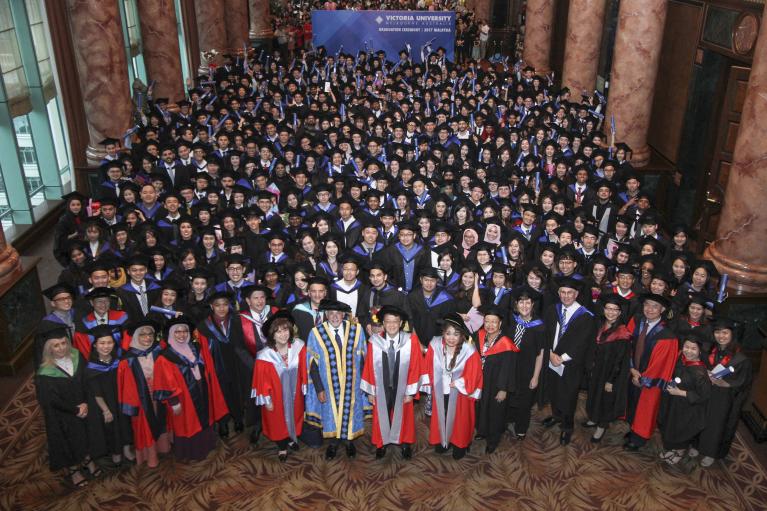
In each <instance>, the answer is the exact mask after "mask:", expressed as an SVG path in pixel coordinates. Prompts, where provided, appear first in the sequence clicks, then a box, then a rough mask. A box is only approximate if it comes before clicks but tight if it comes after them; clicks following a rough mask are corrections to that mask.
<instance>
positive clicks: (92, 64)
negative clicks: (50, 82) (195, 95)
mask: <svg viewBox="0 0 767 511" xmlns="http://www.w3.org/2000/svg"><path fill="white" fill-rule="evenodd" d="M67 7H68V9H69V21H70V24H71V28H72V41H73V42H74V49H75V56H76V60H77V72H78V75H79V78H80V89H81V90H82V97H83V104H84V106H85V117H86V118H87V120H88V136H89V144H88V149H87V150H86V154H87V156H88V162H89V163H91V164H98V162H99V160H100V159H101V158H102V157H103V155H104V153H103V149H101V148H100V146H99V142H100V141H101V140H102V139H104V138H106V137H115V138H121V137H122V135H123V133H125V131H126V130H127V129H128V128H129V127H130V122H131V98H130V91H129V90H128V65H127V62H126V57H125V43H124V41H123V36H122V25H121V23H120V10H119V8H118V6H117V0H67Z"/></svg>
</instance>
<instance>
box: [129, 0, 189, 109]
mask: <svg viewBox="0 0 767 511" xmlns="http://www.w3.org/2000/svg"><path fill="white" fill-rule="evenodd" d="M138 12H139V20H140V22H141V40H142V42H143V46H144V64H145V65H146V71H147V75H148V77H149V80H155V85H154V97H157V98H170V102H175V101H180V100H181V99H183V98H184V78H183V76H182V73H181V54H180V51H179V47H178V23H177V19H176V9H175V7H174V5H173V0H139V2H138Z"/></svg>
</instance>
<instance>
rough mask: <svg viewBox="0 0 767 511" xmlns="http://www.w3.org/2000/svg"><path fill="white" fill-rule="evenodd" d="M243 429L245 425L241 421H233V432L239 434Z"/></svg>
mask: <svg viewBox="0 0 767 511" xmlns="http://www.w3.org/2000/svg"><path fill="white" fill-rule="evenodd" d="M243 431H245V426H244V425H243V424H242V422H238V421H235V423H234V432H235V433H236V434H240V433H242V432H243Z"/></svg>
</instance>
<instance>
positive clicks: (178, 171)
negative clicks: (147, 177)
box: [157, 145, 192, 188]
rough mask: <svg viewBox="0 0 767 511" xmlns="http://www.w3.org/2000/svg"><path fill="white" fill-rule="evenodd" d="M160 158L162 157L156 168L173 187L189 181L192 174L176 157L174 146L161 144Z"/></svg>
mask: <svg viewBox="0 0 767 511" xmlns="http://www.w3.org/2000/svg"><path fill="white" fill-rule="evenodd" d="M160 158H162V161H160V163H159V164H158V166H157V170H158V171H159V172H160V174H162V175H163V177H164V178H165V180H166V181H167V182H168V183H170V184H171V185H173V187H174V188H175V187H176V186H178V185H180V184H182V183H189V182H190V181H191V179H192V176H191V174H190V171H189V168H188V167H185V166H183V165H182V164H181V162H180V161H178V160H177V159H176V148H175V147H174V146H172V145H165V146H163V147H162V151H161V152H160Z"/></svg>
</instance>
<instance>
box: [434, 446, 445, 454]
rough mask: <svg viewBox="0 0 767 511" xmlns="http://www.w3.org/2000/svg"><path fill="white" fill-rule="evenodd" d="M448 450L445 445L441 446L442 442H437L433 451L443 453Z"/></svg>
mask: <svg viewBox="0 0 767 511" xmlns="http://www.w3.org/2000/svg"><path fill="white" fill-rule="evenodd" d="M447 451H448V448H447V447H442V444H437V445H435V446H434V452H436V453H437V454H445V453H446V452H447Z"/></svg>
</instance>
